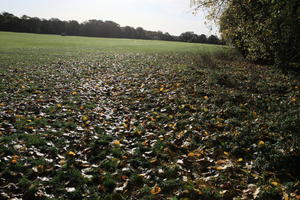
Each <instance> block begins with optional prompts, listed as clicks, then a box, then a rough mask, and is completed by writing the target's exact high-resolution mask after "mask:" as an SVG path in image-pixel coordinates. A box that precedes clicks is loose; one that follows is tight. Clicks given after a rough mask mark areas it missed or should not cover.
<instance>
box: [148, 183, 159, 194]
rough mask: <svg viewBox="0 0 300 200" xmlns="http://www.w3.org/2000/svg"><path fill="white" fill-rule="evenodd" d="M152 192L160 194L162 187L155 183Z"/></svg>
mask: <svg viewBox="0 0 300 200" xmlns="http://www.w3.org/2000/svg"><path fill="white" fill-rule="evenodd" d="M150 192H151V194H158V193H160V192H161V188H160V187H159V186H158V185H155V186H154V187H153V188H152V189H151V191H150Z"/></svg>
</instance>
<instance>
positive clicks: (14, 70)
mask: <svg viewBox="0 0 300 200" xmlns="http://www.w3.org/2000/svg"><path fill="white" fill-rule="evenodd" d="M192 59H194V57H193V56H192V55H182V54H180V55H176V54H165V55H164V54H163V55H152V54H134V53H127V54H125V53H124V54H117V53H116V54H113V55H105V54H104V55H99V56H96V57H93V58H82V59H81V60H75V61H74V60H67V59H66V60H64V61H60V62H54V63H51V64H48V65H46V66H45V65H43V66H40V65H32V66H27V67H26V66H25V67H22V68H19V67H18V66H15V67H13V66H11V68H8V69H7V74H6V76H5V79H4V80H2V82H3V83H4V85H5V87H4V88H3V89H2V91H1V98H0V144H1V148H0V155H1V158H0V169H1V170H0V171H1V172H0V179H1V181H0V195H1V196H0V197H1V199H21V198H24V199H38V198H44V199H46V198H58V199H97V198H113V199H143V198H148V199H259V198H260V199H265V198H266V197H267V196H269V197H272V199H276V198H277V199H281V198H282V197H284V198H285V199H293V198H296V197H297V196H299V180H298V179H297V178H294V177H299V171H297V169H295V167H297V166H299V163H298V165H297V164H295V165H291V166H284V167H283V168H281V167H282V165H284V164H287V163H289V161H290V160H291V159H292V160H293V161H295V159H297V158H298V159H299V158H300V157H299V155H300V154H299V147H298V145H297V144H298V142H299V137H296V136H295V131H297V130H299V124H297V122H299V118H298V117H299V113H300V112H298V113H297V112H295V111H299V109H300V108H299V86H300V84H299V81H297V80H294V79H293V78H291V77H290V76H287V75H282V74H279V73H278V72H277V73H276V72H274V71H273V70H272V69H269V68H266V69H264V71H262V73H261V75H260V76H263V78H257V76H258V75H256V72H253V71H257V70H261V68H260V66H247V65H243V63H238V64H237V63H229V64H226V63H224V65H222V67H223V68H222V70H227V71H223V73H230V75H231V77H232V78H233V79H235V81H236V82H237V83H236V85H235V86H234V87H232V86H231V87H228V86H227V85H226V84H223V85H222V84H220V83H219V82H218V80H219V78H220V77H219V76H220V75H218V74H216V72H214V71H213V70H212V69H210V68H207V67H202V66H195V64H191V60H192ZM177 66H178V67H177ZM179 66H180V67H179ZM182 66H184V67H182ZM215 70H219V69H215ZM253 79H254V80H253ZM254 81H255V83H254ZM253 84H255V86H253ZM278 91H280V92H278ZM283 94H284V95H283ZM297 120H298V121H297ZM283 121H284V122H285V123H282V122H283ZM295 162H296V161H295ZM281 169H282V170H281Z"/></svg>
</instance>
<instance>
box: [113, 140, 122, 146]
mask: <svg viewBox="0 0 300 200" xmlns="http://www.w3.org/2000/svg"><path fill="white" fill-rule="evenodd" d="M113 144H114V145H120V144H121V142H120V141H119V140H115V141H114V142H113Z"/></svg>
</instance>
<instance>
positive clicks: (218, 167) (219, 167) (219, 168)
mask: <svg viewBox="0 0 300 200" xmlns="http://www.w3.org/2000/svg"><path fill="white" fill-rule="evenodd" d="M224 169H226V167H222V166H217V167H216V170H219V171H221V170H224Z"/></svg>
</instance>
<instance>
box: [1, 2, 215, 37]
mask: <svg viewBox="0 0 300 200" xmlns="http://www.w3.org/2000/svg"><path fill="white" fill-rule="evenodd" d="M0 3H1V6H0V12H4V11H5V12H9V13H12V14H14V15H16V16H18V17H20V16H22V15H28V16H31V17H39V18H44V19H50V18H59V19H60V20H72V19H73V20H77V21H79V22H83V21H86V20H89V19H98V20H104V21H106V20H111V21H114V22H116V23H118V24H120V25H121V26H127V25H128V26H132V27H135V28H136V27H143V28H144V29H146V30H152V31H162V32H169V33H170V34H172V35H180V34H181V33H183V32H186V31H193V32H195V33H197V34H206V35H211V34H216V32H215V31H210V29H209V27H208V26H207V25H205V24H204V22H205V17H204V15H203V14H202V13H198V14H197V15H193V14H192V9H191V7H190V1H189V0H0Z"/></svg>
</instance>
